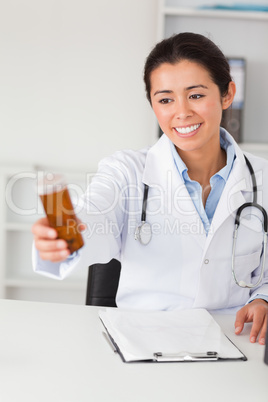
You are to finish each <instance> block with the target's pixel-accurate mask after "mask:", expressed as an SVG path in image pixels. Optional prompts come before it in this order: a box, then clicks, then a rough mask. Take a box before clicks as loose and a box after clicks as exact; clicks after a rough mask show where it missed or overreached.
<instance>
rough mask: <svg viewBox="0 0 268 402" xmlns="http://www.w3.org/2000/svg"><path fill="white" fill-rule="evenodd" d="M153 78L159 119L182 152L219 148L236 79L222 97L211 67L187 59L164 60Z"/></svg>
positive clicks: (153, 95) (151, 78) (152, 83)
mask: <svg viewBox="0 0 268 402" xmlns="http://www.w3.org/2000/svg"><path fill="white" fill-rule="evenodd" d="M150 82H151V93H150V95H151V102H152V108H153V110H154V112H155V115H156V117H157V120H158V123H159V125H160V127H161V129H162V130H163V132H164V133H165V134H166V135H167V136H168V137H169V138H170V140H171V141H172V142H173V143H174V144H175V146H176V148H177V149H178V152H179V153H180V152H188V151H202V152H204V151H205V152H213V150H214V149H215V147H217V148H219V146H220V135H219V132H220V122H221V117H222V110H223V109H227V108H228V107H229V106H230V104H231V103H232V100H233V98H234V94H235V85H234V83H233V82H231V83H230V84H229V92H228V94H227V95H226V96H225V97H222V96H221V94H220V90H219V88H218V86H217V85H216V84H215V83H214V82H213V81H212V79H211V77H210V75H209V73H208V71H207V70H206V69H205V68H204V67H203V66H201V65H199V64H197V63H194V62H191V61H188V60H182V61H180V62H178V63H176V64H169V63H164V64H161V65H160V66H159V67H158V68H156V69H155V70H153V72H152V73H151V77H150Z"/></svg>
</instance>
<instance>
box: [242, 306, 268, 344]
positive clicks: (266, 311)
mask: <svg viewBox="0 0 268 402" xmlns="http://www.w3.org/2000/svg"><path fill="white" fill-rule="evenodd" d="M267 317H268V303H267V302H266V301H265V300H262V299H255V300H253V301H252V302H251V303H249V304H247V305H246V306H244V307H242V308H241V310H239V311H238V312H237V314H236V320H235V333H236V334H237V335H239V334H240V333H241V332H242V331H243V328H244V324H245V323H246V322H252V328H251V331H250V342H252V343H255V342H256V340H257V338H258V335H259V344H261V345H265V335H266V328H267V319H268V318H267Z"/></svg>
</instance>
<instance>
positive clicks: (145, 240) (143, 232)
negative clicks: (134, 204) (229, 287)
mask: <svg viewBox="0 0 268 402" xmlns="http://www.w3.org/2000/svg"><path fill="white" fill-rule="evenodd" d="M244 157H245V161H246V164H247V167H248V169H249V171H250V175H251V180H252V187H253V201H252V202H245V203H244V204H243V205H241V206H240V207H239V208H238V210H237V212H236V216H235V228H234V234H233V246H232V274H233V277H234V280H235V283H236V284H237V285H238V286H240V287H242V288H255V287H257V286H258V285H259V284H260V283H261V281H262V279H263V275H264V266H265V256H266V249H267V232H268V230H267V226H268V223H267V222H268V219H267V212H266V210H265V209H264V208H263V207H262V206H261V205H259V204H258V203H257V191H258V189H257V182H256V176H255V173H254V170H253V168H252V165H251V163H250V162H249V160H248V158H247V157H246V156H245V155H244ZM148 191H149V186H148V185H147V184H145V185H144V193H143V202H142V212H141V223H140V224H139V225H138V226H137V227H136V230H135V234H134V238H135V240H138V241H139V242H140V243H141V244H142V245H144V246H146V245H147V244H149V243H150V241H151V239H152V229H151V225H150V224H149V223H148V222H146V208H147V200H148ZM248 207H253V208H257V209H258V210H259V211H261V213H262V216H263V257H262V266H261V273H260V277H259V279H258V281H257V283H255V284H253V283H246V282H245V281H243V280H238V279H237V277H236V274H235V262H234V261H235V248H236V240H237V235H238V228H239V226H240V215H241V213H242V211H243V210H244V209H246V208H248Z"/></svg>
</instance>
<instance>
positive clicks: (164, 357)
mask: <svg viewBox="0 0 268 402" xmlns="http://www.w3.org/2000/svg"><path fill="white" fill-rule="evenodd" d="M154 358H155V360H156V361H158V362H197V361H213V360H214V361H215V360H218V353H217V352H206V353H189V352H180V353H161V352H157V353H154Z"/></svg>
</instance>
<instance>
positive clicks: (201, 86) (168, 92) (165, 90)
mask: <svg viewBox="0 0 268 402" xmlns="http://www.w3.org/2000/svg"><path fill="white" fill-rule="evenodd" d="M197 88H204V89H208V87H207V86H206V85H203V84H198V85H191V86H190V87H187V88H185V89H184V90H185V91H190V90H191V89H197ZM172 93H173V91H171V90H170V89H161V90H159V91H155V93H154V95H153V96H155V95H158V94H172Z"/></svg>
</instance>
